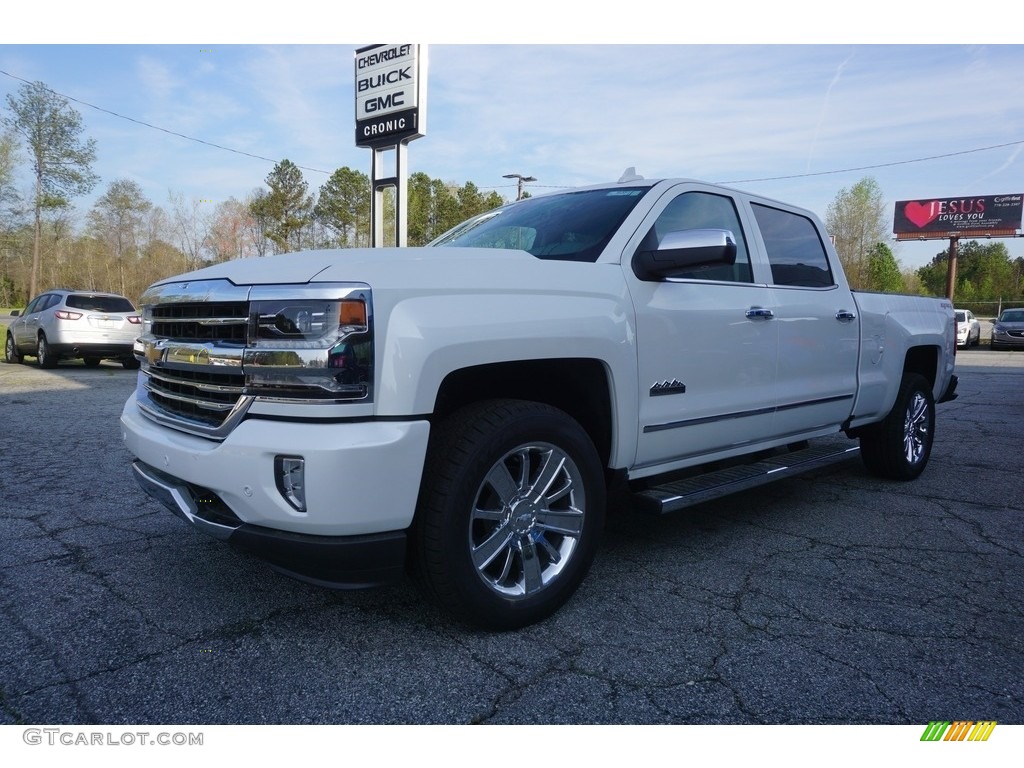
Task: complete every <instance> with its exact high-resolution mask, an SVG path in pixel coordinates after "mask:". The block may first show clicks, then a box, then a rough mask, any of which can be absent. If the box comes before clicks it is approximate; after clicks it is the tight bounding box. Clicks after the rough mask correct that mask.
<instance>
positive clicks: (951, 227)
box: [892, 195, 1024, 239]
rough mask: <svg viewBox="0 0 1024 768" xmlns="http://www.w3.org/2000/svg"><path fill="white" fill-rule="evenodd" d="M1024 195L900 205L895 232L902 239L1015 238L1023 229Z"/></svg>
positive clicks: (960, 198) (914, 201)
mask: <svg viewBox="0 0 1024 768" xmlns="http://www.w3.org/2000/svg"><path fill="white" fill-rule="evenodd" d="M1022 199H1024V195H987V196H984V197H953V198H937V199H930V200H903V201H901V202H898V203H896V215H895V217H894V218H893V227H892V231H893V233H895V234H896V235H897V237H900V238H912V237H921V238H925V239H927V238H929V237H936V238H938V237H957V236H960V235H966V236H969V237H970V236H982V235H1008V234H1010V235H1012V234H1014V233H1016V231H1017V230H1018V229H1020V223H1021V201H1022Z"/></svg>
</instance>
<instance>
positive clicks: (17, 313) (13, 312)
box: [11, 309, 21, 317]
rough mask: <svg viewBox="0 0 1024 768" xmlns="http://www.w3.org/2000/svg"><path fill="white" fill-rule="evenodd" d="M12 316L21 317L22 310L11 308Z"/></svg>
mask: <svg viewBox="0 0 1024 768" xmlns="http://www.w3.org/2000/svg"><path fill="white" fill-rule="evenodd" d="M11 317H21V312H19V311H18V310H16V309H12V310H11Z"/></svg>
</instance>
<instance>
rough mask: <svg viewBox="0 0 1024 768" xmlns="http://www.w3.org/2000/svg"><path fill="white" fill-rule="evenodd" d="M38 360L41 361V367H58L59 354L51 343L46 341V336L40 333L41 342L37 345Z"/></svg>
mask: <svg viewBox="0 0 1024 768" xmlns="http://www.w3.org/2000/svg"><path fill="white" fill-rule="evenodd" d="M36 360H38V361H39V367H40V368H56V367H57V356H56V355H55V354H54V353H53V350H52V349H51V348H50V345H49V343H48V342H47V341H46V336H44V335H43V334H41V333H40V334H39V344H38V346H37V347H36Z"/></svg>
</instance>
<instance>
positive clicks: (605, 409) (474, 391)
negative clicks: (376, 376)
mask: <svg viewBox="0 0 1024 768" xmlns="http://www.w3.org/2000/svg"><path fill="white" fill-rule="evenodd" d="M496 398H501V399H513V400H528V401H532V402H538V403H545V404H547V405H550V406H552V407H555V408H558V409H559V410H561V411H564V412H565V413H567V414H569V416H571V417H572V418H573V419H575V420H576V421H577V422H578V423H579V424H580V426H581V427H583V430H584V431H585V432H586V433H587V434H588V435H589V437H590V439H591V441H592V442H593V443H594V447H595V448H596V449H597V453H598V456H600V458H601V462H602V464H603V465H604V466H605V467H607V466H608V465H609V462H610V457H611V456H612V450H613V445H614V441H615V439H616V435H615V427H614V423H613V419H612V413H613V409H612V388H611V380H610V373H609V371H608V368H607V366H606V365H605V363H604V362H603V361H601V360H596V359H592V358H560V359H541V360H516V361H510V362H500V363H488V364H483V365H475V366H470V367H467V368H462V369H459V370H456V371H452V372H451V373H449V374H448V375H447V376H445V378H444V379H443V380H442V382H441V386H440V387H439V389H438V392H437V397H436V399H435V402H434V409H433V415H432V417H431V418H432V420H439V419H443V418H445V417H446V416H448V415H450V414H451V413H453V412H455V411H457V410H458V409H460V408H462V407H463V406H466V405H469V404H470V403H473V402H477V401H479V400H490V399H496Z"/></svg>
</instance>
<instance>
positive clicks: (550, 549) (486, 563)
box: [469, 443, 586, 598]
mask: <svg viewBox="0 0 1024 768" xmlns="http://www.w3.org/2000/svg"><path fill="white" fill-rule="evenodd" d="M585 510H586V492H585V491H584V488H583V478H582V476H581V474H580V470H579V469H578V468H577V467H576V465H575V463H574V462H573V461H572V459H571V458H570V457H569V456H568V455H567V454H566V453H565V452H564V451H562V450H561V449H559V448H557V447H556V446H553V445H549V444H546V443H538V444H529V445H521V446H518V447H516V448H514V449H512V450H511V451H509V452H508V453H506V454H505V455H504V456H503V457H502V458H501V459H499V460H498V461H497V462H496V463H495V464H494V466H492V467H491V469H490V470H489V471H488V472H487V475H486V476H485V477H484V480H483V482H482V483H481V484H480V487H479V488H478V489H477V492H476V494H475V500H474V503H473V509H472V511H471V513H470V520H469V546H470V551H471V557H472V560H473V566H474V567H475V568H476V571H477V574H478V575H479V576H480V578H481V579H483V581H484V583H485V584H486V585H487V586H488V587H490V588H491V589H493V590H494V591H495V592H498V593H500V594H502V595H504V596H506V597H512V598H521V597H529V596H531V595H533V594H536V593H537V592H539V591H540V590H542V589H544V587H545V586H546V585H547V584H549V583H551V582H552V581H553V580H554V579H557V578H558V575H559V574H560V573H561V572H562V570H563V569H564V568H565V567H566V566H567V565H568V564H569V562H570V561H571V559H572V556H573V554H574V553H575V552H576V547H577V545H578V543H579V540H580V537H581V535H582V533H583V524H584V519H585V515H586V513H585Z"/></svg>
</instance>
